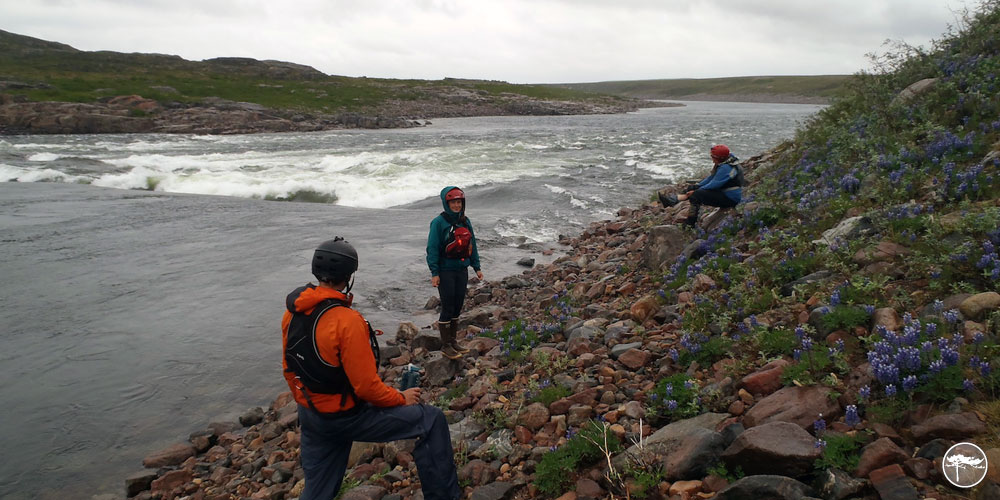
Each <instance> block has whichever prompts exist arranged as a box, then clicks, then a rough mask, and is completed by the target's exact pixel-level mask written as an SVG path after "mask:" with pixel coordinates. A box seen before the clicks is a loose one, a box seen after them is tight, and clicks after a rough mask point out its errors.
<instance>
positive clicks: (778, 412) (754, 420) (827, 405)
mask: <svg viewBox="0 0 1000 500" xmlns="http://www.w3.org/2000/svg"><path fill="white" fill-rule="evenodd" d="M839 413H840V406H839V405H838V404H837V401H836V400H834V399H831V398H830V389H828V388H826V387H822V386H811V387H785V388H783V389H780V390H778V391H777V392H775V393H774V394H771V395H770V396H768V397H766V398H764V399H762V400H760V401H759V402H757V404H755V405H753V407H752V408H750V410H749V411H748V412H747V413H746V415H744V417H743V425H745V426H747V427H748V428H750V427H754V426H758V425H762V424H766V423H769V422H791V423H793V424H795V425H798V426H799V427H801V428H803V429H808V428H809V427H811V426H812V425H813V422H815V421H816V419H817V418H819V415H821V414H822V415H823V416H824V418H826V419H830V418H832V417H835V416H837V415H838V414H839Z"/></svg>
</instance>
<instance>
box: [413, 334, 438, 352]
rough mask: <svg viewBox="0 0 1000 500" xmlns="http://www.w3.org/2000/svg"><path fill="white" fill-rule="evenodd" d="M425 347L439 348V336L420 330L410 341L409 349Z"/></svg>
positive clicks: (435, 349)
mask: <svg viewBox="0 0 1000 500" xmlns="http://www.w3.org/2000/svg"><path fill="white" fill-rule="evenodd" d="M420 348H423V349H426V350H428V351H440V350H441V336H440V335H438V334H433V333H429V332H420V333H418V334H417V335H415V336H414V337H413V340H411V341H410V349H411V350H415V349H420Z"/></svg>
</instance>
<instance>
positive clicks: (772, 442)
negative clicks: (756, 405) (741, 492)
mask: <svg viewBox="0 0 1000 500" xmlns="http://www.w3.org/2000/svg"><path fill="white" fill-rule="evenodd" d="M815 443H816V439H815V438H814V437H813V436H812V435H810V434H809V433H808V432H806V431H805V429H803V428H802V427H800V426H798V425H796V424H793V423H789V422H770V423H766V424H761V425H758V426H756V427H751V428H749V429H747V430H746V431H744V432H743V433H742V434H740V436H739V437H737V438H736V440H735V441H733V444H731V445H730V446H729V447H728V448H726V450H725V451H724V452H723V453H722V458H723V459H724V460H725V461H726V463H727V464H730V465H732V466H733V467H737V466H738V467H741V468H742V469H743V470H744V471H746V472H747V473H748V474H779V475H787V476H791V477H797V476H801V475H803V474H806V473H807V472H810V471H812V469H813V462H815V461H816V459H817V458H819V456H820V455H821V450H820V449H819V448H817V447H816V445H815Z"/></svg>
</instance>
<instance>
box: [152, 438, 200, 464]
mask: <svg viewBox="0 0 1000 500" xmlns="http://www.w3.org/2000/svg"><path fill="white" fill-rule="evenodd" d="M195 453H197V451H196V450H195V448H194V446H192V445H190V444H183V443H178V444H174V445H170V446H168V447H167V448H164V449H162V450H160V451H158V452H156V453H152V454H150V455H147V456H146V458H143V459H142V466H143V467H147V468H150V469H155V468H157V467H165V466H169V465H178V464H180V463H181V462H183V461H185V460H187V459H188V458H190V457H193V456H195Z"/></svg>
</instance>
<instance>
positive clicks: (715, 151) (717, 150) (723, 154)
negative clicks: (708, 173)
mask: <svg viewBox="0 0 1000 500" xmlns="http://www.w3.org/2000/svg"><path fill="white" fill-rule="evenodd" d="M712 158H713V159H716V160H725V159H726V158H729V148H728V147H726V145H725V144H716V145H715V146H712Z"/></svg>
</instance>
